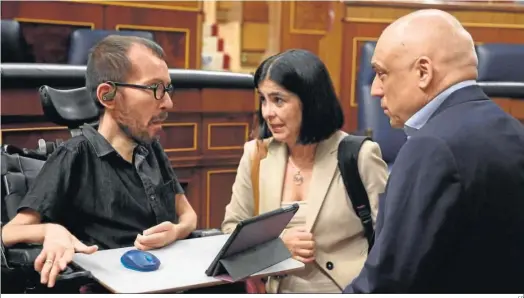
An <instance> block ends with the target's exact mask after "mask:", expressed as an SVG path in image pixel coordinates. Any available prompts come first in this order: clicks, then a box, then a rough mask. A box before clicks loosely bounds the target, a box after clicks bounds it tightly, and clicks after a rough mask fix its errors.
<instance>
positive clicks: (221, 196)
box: [204, 168, 236, 228]
mask: <svg viewBox="0 0 524 298" xmlns="http://www.w3.org/2000/svg"><path fill="white" fill-rule="evenodd" d="M235 176H236V168H226V169H211V170H207V171H206V186H205V188H204V189H206V190H207V193H206V201H205V202H206V213H205V214H206V215H207V217H206V218H207V221H206V225H205V227H206V228H211V227H220V225H221V223H222V221H223V220H224V212H225V208H226V205H227V204H228V203H229V201H230V200H231V187H226V185H227V186H230V185H233V182H234V181H235Z"/></svg>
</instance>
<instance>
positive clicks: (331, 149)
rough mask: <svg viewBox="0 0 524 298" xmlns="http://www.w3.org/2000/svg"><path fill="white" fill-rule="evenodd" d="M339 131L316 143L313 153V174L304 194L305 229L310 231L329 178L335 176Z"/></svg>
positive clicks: (328, 184) (325, 192) (322, 200)
mask: <svg viewBox="0 0 524 298" xmlns="http://www.w3.org/2000/svg"><path fill="white" fill-rule="evenodd" d="M339 138H340V133H339V132H337V133H334V134H333V135H332V136H331V137H330V138H329V139H327V140H325V141H323V142H320V143H319V144H318V147H317V150H316V153H315V163H314V166H313V174H312V176H311V182H310V184H309V191H308V195H307V196H306V199H307V204H308V212H307V215H306V227H305V228H306V230H307V231H309V232H311V230H312V229H313V226H314V225H315V221H316V220H317V216H318V213H319V212H320V208H322V204H323V203H324V199H325V198H326V195H327V192H328V190H329V187H330V185H331V180H333V177H334V176H335V173H336V169H337V166H338V162H337V154H336V153H337V149H338V140H339Z"/></svg>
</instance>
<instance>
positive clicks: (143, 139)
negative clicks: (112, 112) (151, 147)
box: [117, 120, 156, 145]
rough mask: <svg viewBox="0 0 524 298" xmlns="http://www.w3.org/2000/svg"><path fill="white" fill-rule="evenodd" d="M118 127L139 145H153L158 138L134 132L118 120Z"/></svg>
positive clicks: (145, 133)
mask: <svg viewBox="0 0 524 298" xmlns="http://www.w3.org/2000/svg"><path fill="white" fill-rule="evenodd" d="M117 123H118V127H120V129H121V130H122V132H124V134H125V135H126V136H127V137H129V138H130V139H131V140H133V141H134V142H135V143H137V144H144V145H147V144H151V143H152V142H153V141H154V140H155V139H156V137H150V136H149V134H148V133H147V132H133V130H132V129H131V128H130V127H129V126H128V125H126V124H124V123H122V122H120V121H118V120H117Z"/></svg>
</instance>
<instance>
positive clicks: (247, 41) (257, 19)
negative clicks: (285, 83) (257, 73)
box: [240, 1, 269, 68]
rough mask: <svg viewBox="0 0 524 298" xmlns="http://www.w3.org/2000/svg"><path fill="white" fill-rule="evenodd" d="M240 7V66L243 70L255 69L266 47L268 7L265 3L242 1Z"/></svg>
mask: <svg viewBox="0 0 524 298" xmlns="http://www.w3.org/2000/svg"><path fill="white" fill-rule="evenodd" d="M240 5H241V9H240V10H241V12H242V15H241V36H240V56H241V57H240V58H241V59H240V64H241V67H243V68H255V67H257V66H258V65H259V64H260V62H262V59H263V56H264V53H265V52H266V50H267V47H268V40H269V39H268V34H269V5H268V2H267V1H242V2H240Z"/></svg>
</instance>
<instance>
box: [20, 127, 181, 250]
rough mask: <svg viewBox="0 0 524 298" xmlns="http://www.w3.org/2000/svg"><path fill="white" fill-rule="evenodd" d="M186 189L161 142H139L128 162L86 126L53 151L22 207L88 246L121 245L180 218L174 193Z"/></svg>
mask: <svg viewBox="0 0 524 298" xmlns="http://www.w3.org/2000/svg"><path fill="white" fill-rule="evenodd" d="M183 192H184V190H183V189H182V187H181V185H180V183H179V182H178V180H177V177H176V175H175V173H174V171H173V169H172V168H171V166H170V162H169V160H168V158H167V156H166V154H165V153H164V150H163V149H162V146H161V145H160V143H159V142H158V141H154V142H153V143H151V144H148V145H145V144H140V145H137V146H136V147H135V149H134V152H133V162H132V163H129V162H127V161H126V160H124V159H123V158H122V157H121V156H120V155H119V154H118V152H117V151H116V150H115V149H114V148H113V147H112V146H111V144H109V142H108V141H107V140H106V139H105V138H104V137H103V136H102V135H100V134H99V133H98V132H97V131H96V130H95V129H94V128H93V127H92V126H89V125H86V126H84V127H83V128H82V135H80V136H76V137H74V138H72V139H70V140H68V141H67V142H65V143H64V144H62V145H61V146H59V147H58V148H57V150H56V151H55V152H54V153H53V154H52V155H51V156H50V158H49V159H48V161H47V162H46V163H45V164H44V166H43V168H42V170H41V172H40V173H39V175H38V177H37V179H36V180H35V182H34V184H33V185H32V186H31V189H30V190H29V191H28V193H27V195H26V196H25V198H24V199H23V200H22V203H21V205H20V207H19V209H18V210H19V211H20V210H23V209H25V208H30V209H33V210H35V211H37V212H38V213H39V214H40V216H41V218H42V222H54V223H59V224H62V225H63V226H65V227H66V228H67V229H68V230H69V231H70V232H71V233H73V235H75V236H76V237H77V238H78V239H80V240H81V241H83V242H84V243H85V244H87V245H92V244H96V245H98V246H99V248H100V249H107V248H119V247H125V246H132V245H133V243H134V241H135V239H136V236H137V234H139V233H142V232H143V231H144V230H146V229H148V228H150V227H152V226H154V225H157V224H159V223H161V222H163V221H171V222H173V223H176V222H177V221H178V219H177V215H176V210H175V195H176V194H181V193H183Z"/></svg>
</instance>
